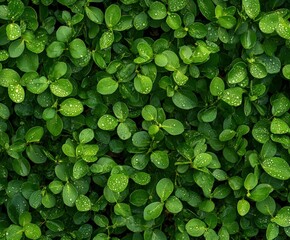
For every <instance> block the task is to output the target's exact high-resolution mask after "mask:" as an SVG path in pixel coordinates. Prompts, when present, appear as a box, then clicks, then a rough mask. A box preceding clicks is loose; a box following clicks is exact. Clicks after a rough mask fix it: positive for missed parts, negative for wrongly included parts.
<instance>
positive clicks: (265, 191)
mask: <svg viewBox="0 0 290 240" xmlns="http://www.w3.org/2000/svg"><path fill="white" fill-rule="evenodd" d="M272 191H273V187H272V186H271V185H269V184H266V183H261V184H259V185H257V186H256V187H255V188H254V189H253V190H252V191H251V192H250V195H249V198H250V199H252V200H253V201H255V202H260V201H263V200H265V199H266V198H267V197H268V196H269V194H270V193H271V192H272Z"/></svg>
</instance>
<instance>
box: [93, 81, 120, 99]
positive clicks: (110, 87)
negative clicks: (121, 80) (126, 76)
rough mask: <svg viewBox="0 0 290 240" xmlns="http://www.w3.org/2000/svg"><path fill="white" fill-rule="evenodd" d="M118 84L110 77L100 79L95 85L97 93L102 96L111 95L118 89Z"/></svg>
mask: <svg viewBox="0 0 290 240" xmlns="http://www.w3.org/2000/svg"><path fill="white" fill-rule="evenodd" d="M118 86H119V84H118V82H116V81H115V80H114V79H113V78H111V77H105V78H102V79H101V80H100V81H99V82H98V84H97V91H98V93H100V94H102V95H109V94H113V93H114V92H115V91H116V90H117V89H118Z"/></svg>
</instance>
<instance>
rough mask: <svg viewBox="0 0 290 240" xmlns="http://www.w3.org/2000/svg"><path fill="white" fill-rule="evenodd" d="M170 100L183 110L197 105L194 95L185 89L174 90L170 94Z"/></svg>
mask: <svg viewBox="0 0 290 240" xmlns="http://www.w3.org/2000/svg"><path fill="white" fill-rule="evenodd" d="M172 101H173V103H174V104H175V105H176V106H177V107H179V108H181V109H185V110H189V109H192V108H195V107H196V106H197V97H196V95H195V94H194V93H189V92H187V91H182V92H175V93H174V95H173V96H172Z"/></svg>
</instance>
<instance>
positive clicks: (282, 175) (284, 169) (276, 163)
mask: <svg viewBox="0 0 290 240" xmlns="http://www.w3.org/2000/svg"><path fill="white" fill-rule="evenodd" d="M261 166H262V168H263V169H264V170H265V172H266V173H268V174H269V175H270V176H272V177H274V178H277V179H280V180H287V179H289V178H290V166H289V164H288V163H287V162H286V161H285V160H284V159H283V158H280V157H270V158H266V159H265V160H264V161H263V162H262V164H261Z"/></svg>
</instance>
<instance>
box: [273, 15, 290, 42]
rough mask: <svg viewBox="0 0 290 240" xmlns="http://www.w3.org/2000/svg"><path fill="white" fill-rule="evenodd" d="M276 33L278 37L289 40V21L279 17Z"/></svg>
mask: <svg viewBox="0 0 290 240" xmlns="http://www.w3.org/2000/svg"><path fill="white" fill-rule="evenodd" d="M276 32H277V34H278V35H279V36H280V37H282V38H285V39H290V24H289V21H288V20H286V19H284V18H282V17H281V16H279V24H278V25H277V27H276Z"/></svg>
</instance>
